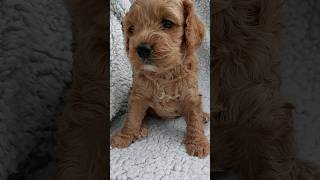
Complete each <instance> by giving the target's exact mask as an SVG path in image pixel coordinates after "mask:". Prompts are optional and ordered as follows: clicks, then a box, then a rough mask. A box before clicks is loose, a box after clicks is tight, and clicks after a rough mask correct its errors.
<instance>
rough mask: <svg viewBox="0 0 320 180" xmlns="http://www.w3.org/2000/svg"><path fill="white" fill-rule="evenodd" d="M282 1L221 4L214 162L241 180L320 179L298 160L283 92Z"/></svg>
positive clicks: (215, 33)
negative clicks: (281, 70)
mask: <svg viewBox="0 0 320 180" xmlns="http://www.w3.org/2000/svg"><path fill="white" fill-rule="evenodd" d="M279 2H280V1H278V0H237V1H235V0H234V1H225V0H217V1H215V4H214V11H215V12H214V17H213V21H214V28H213V29H214V30H213V38H214V40H213V48H214V49H213V51H214V54H213V57H214V60H213V63H214V65H213V66H214V68H213V73H214V75H213V78H214V80H213V81H214V97H213V98H214V105H213V108H214V113H213V121H212V122H213V123H212V124H213V126H212V127H213V130H212V131H213V132H214V135H213V142H214V143H213V144H214V149H213V157H214V162H213V163H214V167H215V168H232V169H235V171H236V172H237V173H238V177H239V179H240V180H264V179H279V180H280V179H290V180H298V179H308V180H317V179H320V172H319V169H317V168H316V166H314V165H312V164H309V163H305V162H302V161H300V160H297V158H296V148H295V138H294V126H293V117H292V114H293V109H294V107H293V106H292V105H291V104H290V103H289V102H288V101H287V100H286V99H285V98H284V97H283V96H282V95H281V93H280V77H279V76H280V72H279V57H278V56H279V53H278V51H279V49H280V44H281V41H280V39H281V36H282V30H283V20H282V17H281V5H280V3H279Z"/></svg>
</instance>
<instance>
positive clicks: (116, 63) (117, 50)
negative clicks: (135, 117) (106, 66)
mask: <svg viewBox="0 0 320 180" xmlns="http://www.w3.org/2000/svg"><path fill="white" fill-rule="evenodd" d="M130 4H131V3H130V1H129V0H112V1H110V5H111V6H110V7H111V8H110V32H111V34H110V71H111V72H110V119H112V118H114V117H115V115H116V114H118V113H119V112H121V111H124V110H125V108H126V104H127V99H128V92H129V89H130V87H131V82H132V72H131V66H130V63H129V60H128V59H127V56H126V54H125V50H124V41H123V36H122V30H121V28H122V27H121V20H122V17H123V16H124V14H125V11H126V10H127V9H128V8H129V7H130Z"/></svg>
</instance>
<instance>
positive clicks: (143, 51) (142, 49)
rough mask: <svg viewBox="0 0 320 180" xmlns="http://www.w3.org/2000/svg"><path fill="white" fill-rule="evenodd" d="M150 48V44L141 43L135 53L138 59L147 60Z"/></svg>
mask: <svg viewBox="0 0 320 180" xmlns="http://www.w3.org/2000/svg"><path fill="white" fill-rule="evenodd" d="M151 52H152V48H151V45H150V44H147V43H141V44H139V45H138V47H137V53H138V55H139V57H140V58H142V59H148V58H149V57H150V55H151Z"/></svg>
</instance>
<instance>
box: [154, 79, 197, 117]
mask: <svg viewBox="0 0 320 180" xmlns="http://www.w3.org/2000/svg"><path fill="white" fill-rule="evenodd" d="M189 91H195V88H188V87H185V86H183V85H181V84H179V83H177V84H175V85H171V86H159V87H158V88H157V89H156V90H155V91H154V93H153V97H152V103H151V105H150V106H151V108H152V109H153V110H154V111H155V112H156V113H157V115H158V116H160V117H162V118H166V119H167V118H168V119H171V118H176V117H178V116H181V115H182V111H183V109H182V108H183V107H182V105H183V103H184V101H183V100H184V97H185V96H186V94H188V93H190V92H189Z"/></svg>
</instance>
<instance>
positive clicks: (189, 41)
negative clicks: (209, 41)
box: [183, 0, 204, 53]
mask: <svg viewBox="0 0 320 180" xmlns="http://www.w3.org/2000/svg"><path fill="white" fill-rule="evenodd" d="M183 7H184V17H185V29H184V34H185V45H186V49H187V52H189V53H192V52H194V51H195V50H196V49H198V48H199V47H200V45H201V43H202V40H203V37H204V25H203V23H202V21H201V20H200V19H199V17H198V16H197V14H196V11H195V8H194V5H193V2H192V0H183Z"/></svg>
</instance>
